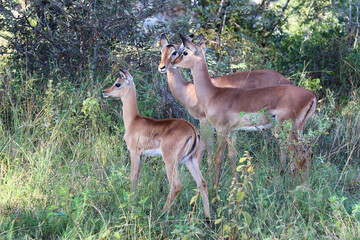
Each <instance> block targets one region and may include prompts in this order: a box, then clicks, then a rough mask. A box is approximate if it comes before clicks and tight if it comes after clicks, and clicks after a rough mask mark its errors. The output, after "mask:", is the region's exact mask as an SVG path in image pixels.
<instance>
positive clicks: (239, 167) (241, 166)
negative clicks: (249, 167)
mask: <svg viewBox="0 0 360 240" xmlns="http://www.w3.org/2000/svg"><path fill="white" fill-rule="evenodd" d="M244 166H245V165H240V166H238V167H237V168H236V171H237V172H240V170H241V169H242V168H243V167H244Z"/></svg>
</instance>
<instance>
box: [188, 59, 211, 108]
mask: <svg viewBox="0 0 360 240" xmlns="http://www.w3.org/2000/svg"><path fill="white" fill-rule="evenodd" d="M191 73H192V75H193V78H194V84H195V89H196V90H197V91H196V96H197V98H198V100H199V102H200V104H201V105H203V106H205V105H206V104H205V103H206V102H207V101H206V99H208V98H209V97H210V96H212V95H213V93H214V92H215V91H216V87H215V86H214V85H213V84H212V82H211V78H210V75H209V70H208V67H207V65H206V61H205V60H204V61H198V62H197V63H196V64H195V65H194V67H193V68H191Z"/></svg>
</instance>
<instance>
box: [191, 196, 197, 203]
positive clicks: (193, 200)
mask: <svg viewBox="0 0 360 240" xmlns="http://www.w3.org/2000/svg"><path fill="white" fill-rule="evenodd" d="M197 196H198V195H195V196H193V197H192V198H191V200H190V205H191V204H193V203H194V202H196V200H197Z"/></svg>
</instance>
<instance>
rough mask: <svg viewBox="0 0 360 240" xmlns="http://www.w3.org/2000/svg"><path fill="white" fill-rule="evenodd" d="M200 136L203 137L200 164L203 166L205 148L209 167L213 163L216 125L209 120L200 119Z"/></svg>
mask: <svg viewBox="0 0 360 240" xmlns="http://www.w3.org/2000/svg"><path fill="white" fill-rule="evenodd" d="M200 138H201V143H202V144H201V149H202V151H201V157H200V163H199V166H201V160H202V159H203V156H204V152H205V149H206V151H207V164H208V166H209V168H210V167H211V165H212V156H213V149H214V142H215V137H214V127H213V126H212V124H211V123H210V122H209V121H208V120H201V121H200Z"/></svg>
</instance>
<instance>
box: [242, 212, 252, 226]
mask: <svg viewBox="0 0 360 240" xmlns="http://www.w3.org/2000/svg"><path fill="white" fill-rule="evenodd" d="M242 214H243V216H244V219H245V222H246V224H247V225H250V223H251V216H250V214H249V213H248V212H245V211H243V212H242Z"/></svg>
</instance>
